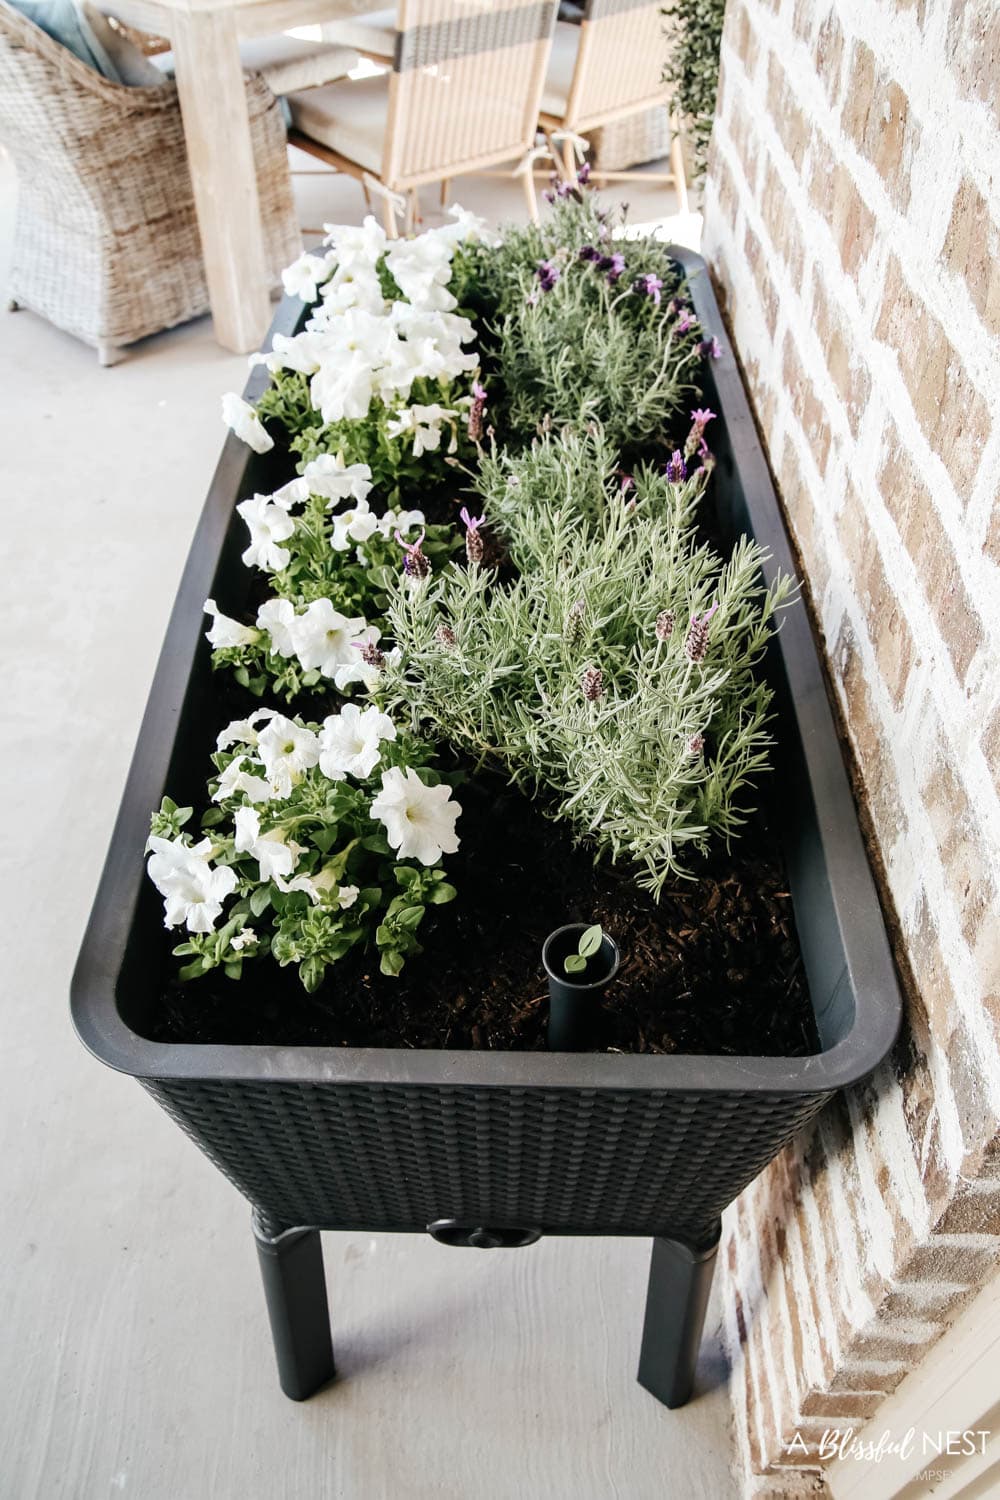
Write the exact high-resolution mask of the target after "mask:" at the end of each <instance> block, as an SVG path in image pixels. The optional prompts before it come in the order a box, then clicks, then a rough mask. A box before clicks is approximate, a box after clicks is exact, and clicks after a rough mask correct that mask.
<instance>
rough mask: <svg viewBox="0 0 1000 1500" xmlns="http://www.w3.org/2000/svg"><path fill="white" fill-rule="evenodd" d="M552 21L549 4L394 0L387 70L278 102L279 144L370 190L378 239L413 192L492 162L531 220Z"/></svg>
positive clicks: (545, 0)
mask: <svg viewBox="0 0 1000 1500" xmlns="http://www.w3.org/2000/svg"><path fill="white" fill-rule="evenodd" d="M555 17H556V3H555V0H542V3H538V0H515V3H509V0H508V3H507V4H505V5H503V6H502V7H497V6H493V5H492V4H488V3H486V0H400V4H399V10H398V16H397V25H398V32H397V36H396V42H395V51H394V57H393V64H392V69H391V71H390V72H387V73H382V74H379V75H378V76H376V77H371V78H360V79H355V80H350V81H347V82H344V83H334V84H330V85H329V86H328V87H326V88H318V89H310V90H309V91H308V92H306V93H292V94H289V95H288V103H289V105H290V107H291V111H292V129H291V131H290V132H289V137H288V138H289V141H290V142H291V144H292V145H294V146H299V147H300V148H301V149H302V150H304V151H307V152H309V153H310V154H311V155H313V156H317V157H319V158H320V160H322V161H325V162H327V163H328V164H329V165H330V166H333V167H336V168H337V169H338V170H339V171H343V172H347V173H350V174H351V175H352V176H354V177H357V178H358V179H360V180H361V181H362V183H364V184H365V185H366V188H374V189H375V191H376V192H378V193H379V194H380V196H381V198H382V212H383V219H384V222H385V227H386V230H387V232H388V233H389V234H390V235H394V234H395V233H396V214H397V209H398V207H399V205H400V202H405V204H406V206H407V219H408V220H410V219H411V217H412V212H413V204H414V196H415V192H416V189H417V188H418V187H420V186H421V185H423V184H425V183H431V182H441V183H445V182H447V180H448V179H449V178H451V177H455V176H458V175H460V174H461V173H464V172H478V171H482V170H484V169H486V168H490V167H495V166H499V165H500V164H501V163H504V162H514V163H516V165H515V168H514V170H515V171H516V172H517V174H518V175H519V176H520V178H521V183H522V187H523V190H524V194H525V198H526V200H527V204H528V209H529V212H530V213H531V216H532V218H537V217H538V206H537V202H536V199H535V186H534V179H533V176H532V171H531V167H532V152H533V148H534V145H535V136H536V133H537V128H538V111H539V106H540V103H541V96H542V88H543V85H544V82H545V73H546V66H547V63H548V57H549V49H550V47H551V42H552V31H553V27H554V25H555ZM359 50H360V49H359Z"/></svg>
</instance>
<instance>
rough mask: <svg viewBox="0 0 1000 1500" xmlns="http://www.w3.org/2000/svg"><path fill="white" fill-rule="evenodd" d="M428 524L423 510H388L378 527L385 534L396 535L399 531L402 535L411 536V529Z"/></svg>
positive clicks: (414, 529)
mask: <svg viewBox="0 0 1000 1500" xmlns="http://www.w3.org/2000/svg"><path fill="white" fill-rule="evenodd" d="M426 525H427V521H426V519H425V517H424V513H423V511H422V510H398V511H397V510H387V511H386V513H385V515H384V516H382V518H381V519H380V521H379V523H378V529H379V531H380V532H381V533H382V535H383V536H395V535H396V532H397V531H398V532H399V534H400V535H401V536H409V534H410V532H411V531H416V530H417V528H418V527H424V526H426Z"/></svg>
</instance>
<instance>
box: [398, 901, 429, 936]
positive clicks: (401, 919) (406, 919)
mask: <svg viewBox="0 0 1000 1500" xmlns="http://www.w3.org/2000/svg"><path fill="white" fill-rule="evenodd" d="M424 910H425V908H424V907H422V906H404V908H403V910H402V911H401V912H400V914H399V916H398V917H397V918H396V921H397V922H398V923H399V925H400V927H403V928H405V929H406V930H407V931H408V932H412V931H413V930H414V928H416V927H419V926H420V924H421V922H422V921H423V920H424Z"/></svg>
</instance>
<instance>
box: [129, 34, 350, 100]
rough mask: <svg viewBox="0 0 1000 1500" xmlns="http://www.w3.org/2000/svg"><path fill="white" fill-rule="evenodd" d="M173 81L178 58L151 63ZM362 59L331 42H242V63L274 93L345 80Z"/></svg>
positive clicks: (267, 39) (288, 38)
mask: <svg viewBox="0 0 1000 1500" xmlns="http://www.w3.org/2000/svg"><path fill="white" fill-rule="evenodd" d="M150 61H151V62H154V63H155V64H156V66H157V67H158V68H159V69H160V70H161V72H163V73H166V74H168V75H169V76H170V77H173V74H174V54H173V53H172V52H160V53H158V54H157V55H156V56H155V57H153V58H151V59H150ZM358 61H359V59H358V54H357V53H356V52H351V51H349V50H348V49H346V48H344V47H332V46H330V44H329V43H328V42H307V41H302V40H301V39H300V38H299V37H294V36H260V37H251V38H250V39H249V40H248V41H245V42H240V62H241V63H242V64H243V68H244V71H245V72H247V73H262V74H263V75H264V81H265V83H266V84H267V86H268V88H269V89H270V90H271V92H272V93H275V94H289V93H291V92H292V90H293V89H311V88H316V87H317V86H318V85H320V84H324V83H333V82H334V81H335V80H336V79H338V78H345V77H346V76H347V74H348V73H349V72H350V71H351V69H352V68H353V67H356V66H357V63H358Z"/></svg>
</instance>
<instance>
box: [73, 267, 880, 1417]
mask: <svg viewBox="0 0 1000 1500" xmlns="http://www.w3.org/2000/svg"><path fill="white" fill-rule="evenodd" d="M676 258H677V260H678V262H680V263H681V264H682V265H683V267H684V268H685V270H686V271H687V273H688V275H689V276H690V278H691V281H690V290H691V295H692V298H693V301H694V304H695V308H696V311H697V314H698V317H699V319H700V320H701V323H702V326H703V328H704V329H705V331H706V335H707V336H711V335H713V334H714V335H716V336H717V337H718V338H719V340H720V342H721V344H722V347H723V355H722V357H721V358H720V359H718V360H716V361H713V362H711V368H709V369H708V370H707V371H706V374H705V392H704V395H705V399H706V401H707V402H708V403H709V404H710V405H711V406H712V407H713V408H714V409H715V410H716V411H717V412H718V413H719V414H720V420H719V422H718V423H717V425H716V428H715V429H714V432H713V437H714V442H713V449H714V451H715V454H716V457H717V460H718V467H717V470H716V476H715V481H714V494H715V502H716V506H717V511H718V519H719V524H720V528H721V530H722V532H723V535H724V538H725V540H726V541H729V540H730V539H731V538H733V537H735V536H737V535H738V534H740V533H741V532H746V533H748V534H750V535H752V536H753V537H755V538H756V539H757V540H758V541H759V542H761V543H762V544H764V545H765V546H766V547H767V548H768V549H769V551H770V554H771V556H770V561H769V562H768V564H767V568H766V571H767V572H768V574H771V573H772V572H776V571H778V570H785V571H793V563H792V558H791V554H790V549H789V545H788V540H787V537H786V533H785V529H784V525H783V522H782V519H781V514H780V511H779V509H778V505H777V501H776V498H775V495H774V490H773V488H772V485H771V481H770V477H769V474H768V470H767V466H766V463H765V461H764V456H763V453H762V451H761V448H760V445H759V443H758V440H757V435H756V432H755V429H754V425H753V421H752V418H751V415H750V411H749V407H748V405H747V400H746V396H745V394H744V391H743V387H742V384H741V381H740V377H739V373H738V370H737V367H736V364H735V361H734V359H733V357H732V354H731V353H730V352H729V345H728V339H727V337H726V335H725V330H724V328H723V325H722V322H721V318H720V316H719V311H718V307H717V305H716V302H715V298H714V295H713V293H712V289H711V286H710V283H709V279H708V275H707V271H706V268H705V265H704V262H703V261H702V260H701V259H700V258H699V257H698V256H695V255H692V254H690V253H689V252H687V251H684V250H678V251H677V252H676ZM300 314H301V305H300V304H298V303H292V302H286V303H285V304H283V305H282V307H281V308H280V309H279V311H278V315H277V317H276V319H275V324H274V328H273V329H272V333H273V332H276V331H277V332H292V331H293V330H294V326H295V322H296V319H297V317H298V316H299V315H300ZM265 379H266V376H265V375H264V374H263V372H261V371H258V372H255V374H254V376H253V378H252V379H251V381H250V385H249V387H248V392H247V394H248V397H250V398H251V399H253V398H255V397H256V396H257V395H259V393H260V390H261V389H262V386H263V382H264V380H265ZM282 461H283V462H285V463H287V459H285V460H280V459H278V458H276V456H275V454H269V455H267V456H266V457H265V458H263V459H262V458H259V457H256V456H255V455H253V454H249V453H248V450H247V449H246V448H245V447H244V446H243V445H242V444H241V443H239V442H238V441H237V440H236V439H235V438H233V437H230V438H229V439H228V440H227V442H226V445H225V448H224V450H223V454H222V458H221V461H220V463H219V466H218V469H217V470H216V474H215V478H214V480H213V483H212V487H211V490H210V492H209V496H208V500H207V502H206V505H205V510H204V513H203V515H202V518H201V522H200V524H199V527H198V531H197V534H196V536H195V539H194V543H193V546H192V549H191V554H190V558H189V560H188V564H187V567H186V570H185V573H184V577H183V579H182V582H181V586H180V590H179V593H178V596H177V602H176V604H175V607H174V611H173V615H172V617H171V621H170V625H169V628H168V631H167V636H166V641H165V643H164V647H163V651H162V654H161V657H160V661H159V665H158V667H157V671H156V676H155V679H154V682H153V687H152V691H151V694H150V698H149V704H148V707H147V709H146V715H145V718H144V720H143V725H142V729H141V732H140V736H139V742H138V745H137V747H136V751H135V755H134V758H133V761H132V767H131V770H130V773H129V778H128V783H127V785H126V789H125V794H124V798H123V801H122V805H121V810H120V812H119V815H118V821H117V823H116V826H115V830H114V834H113V838H112V843H111V849H110V852H109V855H108V859H107V863H106V865H105V869H104V873H103V876H102V879H101V884H100V887H99V890H98V893H97V897H96V900H95V903H94V909H93V912H92V914H91V918H90V923H89V926H88V928H87V932H86V935H85V938H84V941H83V946H82V949H81V952H80V957H79V961H78V964H77V968H76V973H75V975H74V978H73V991H72V993H73V1016H74V1021H75V1024H76V1027H77V1030H78V1032H79V1034H80V1036H81V1038H82V1040H83V1041H84V1043H85V1044H86V1045H87V1046H88V1047H89V1048H90V1050H91V1051H92V1052H93V1053H94V1054H95V1055H96V1056H97V1057H99V1058H100V1059H101V1060H102V1061H103V1062H105V1063H107V1064H108V1065H109V1066H111V1067H114V1068H117V1069H119V1070H121V1071H123V1072H127V1073H131V1074H133V1075H134V1076H135V1077H136V1078H138V1079H139V1081H140V1082H141V1083H142V1085H143V1087H144V1088H146V1089H147V1090H148V1091H149V1092H150V1093H151V1094H152V1095H153V1097H154V1098H155V1099H157V1100H158V1102H159V1103H160V1104H161V1105H162V1106H163V1107H164V1109H166V1110H167V1111H168V1112H169V1113H170V1114H171V1115H172V1116H173V1117H174V1119H175V1120H176V1121H177V1122H178V1124H179V1125H180V1126H181V1127H182V1129H184V1130H185V1131H186V1132H187V1133H188V1134H189V1135H190V1136H191V1137H192V1138H193V1139H194V1140H195V1141H196V1142H197V1144H198V1145H199V1146H200V1147H201V1149H202V1150H203V1151H205V1152H206V1153H207V1155H208V1156H210V1157H211V1159H212V1160H213V1161H214V1162H215V1163H216V1165H217V1166H218V1167H219V1168H220V1170H221V1171H222V1172H223V1173H224V1174H225V1175H226V1176H227V1177H228V1178H229V1180H230V1181H231V1182H232V1183H233V1184H234V1185H235V1186H236V1187H237V1188H238V1189H239V1190H240V1192H242V1193H243V1194H244V1195H245V1196H246V1197H247V1198H248V1199H249V1201H250V1203H251V1204H252V1205H253V1209H254V1227H255V1232H256V1234H257V1239H258V1246H259V1249H260V1252H261V1263H262V1267H263V1271H264V1278H265V1287H266V1290H267V1296H268V1306H269V1311H270V1314H271V1321H272V1328H273V1331H274V1336H275V1345H276V1350H277V1354H278V1361H279V1371H280V1374H281V1380H282V1385H283V1388H284V1389H285V1391H286V1392H287V1393H288V1394H289V1395H291V1396H293V1397H295V1398H297V1399H301V1398H302V1397H304V1396H307V1395H309V1394H311V1392H312V1391H313V1390H315V1389H316V1388H317V1387H318V1385H320V1384H321V1383H322V1382H323V1381H324V1380H326V1379H327V1378H329V1376H330V1375H332V1373H333V1359H332V1350H331V1347H330V1337H329V1325H328V1320H327V1317H326V1300H325V1288H324V1284H323V1271H322V1258H321V1253H320V1249H319V1236H318V1234H317V1233H316V1231H317V1230H318V1229H321V1228H322V1229H351V1230H366V1231H377V1230H381V1231H387V1230H388V1231H413V1230H428V1231H429V1232H431V1233H433V1234H434V1235H435V1237H436V1238H438V1239H440V1240H441V1241H442V1242H443V1243H446V1244H452V1245H454V1244H471V1245H478V1246H481V1247H490V1246H496V1245H501V1246H504V1245H506V1246H513V1245H524V1244H528V1243H530V1242H531V1241H532V1240H533V1239H536V1238H537V1237H538V1235H539V1234H588V1235H589V1234H604V1235H650V1236H653V1237H654V1239H655V1244H654V1253H653V1262H652V1271H651V1279H650V1291H649V1297H648V1301H647V1315H646V1329H645V1335H644V1340H643V1351H642V1360H641V1364H640V1372H639V1378H640V1380H641V1381H642V1382H643V1384H645V1385H646V1386H647V1387H648V1388H649V1389H650V1390H652V1391H653V1393H654V1394H656V1395H657V1396H659V1397H660V1399H662V1400H664V1401H666V1403H667V1404H668V1405H678V1404H680V1403H681V1402H683V1401H684V1400H686V1399H687V1397H688V1395H689V1394H690V1390H691V1380H692V1375H693V1367H694V1358H695V1355H696V1352H697V1346H698V1341H699V1338H700V1333H701V1326H702V1320H703V1317H704V1309H705V1303H706V1301H707V1295H708V1287H709V1284H710V1280H711V1272H712V1261H713V1256H714V1250H715V1246H716V1245H717V1243H718V1235H719V1216H720V1214H721V1212H722V1210H723V1209H724V1208H725V1206H726V1205H727V1204H728V1203H730V1202H731V1201H732V1200H733V1199H734V1198H735V1197H736V1196H737V1194H738V1193H739V1192H740V1191H741V1190H742V1189H743V1188H744V1187H745V1186H746V1184H747V1183H748V1182H750V1181H751V1179H752V1178H753V1177H755V1176H756V1175H757V1174H758V1173H759V1172H760V1171H761V1170H762V1169H763V1168H764V1167H765V1166H766V1165H767V1163H768V1162H769V1161H770V1160H771V1159H772V1158H773V1157H774V1156H775V1155H776V1154H777V1152H778V1151H780V1149H781V1147H782V1146H783V1145H784V1144H785V1143H786V1142H787V1141H788V1140H789V1139H790V1138H791V1137H792V1136H793V1135H794V1134H795V1132H796V1131H797V1130H798V1129H799V1128H801V1126H802V1125H804V1124H805V1122H806V1121H807V1120H809V1119H810V1118H811V1117H812V1116H813V1115H815V1114H816V1112H817V1111H818V1110H819V1109H820V1108H821V1107H822V1105H823V1104H824V1102H825V1101H826V1100H827V1099H828V1098H829V1097H830V1096H831V1094H833V1093H834V1092H835V1091H836V1090H837V1089H839V1088H842V1087H843V1086H845V1085H846V1084H850V1083H853V1082H856V1081H857V1080H858V1079H860V1078H862V1077H864V1076H865V1075H866V1074H867V1073H868V1072H870V1071H871V1070H872V1069H873V1068H874V1067H875V1066H876V1065H877V1064H878V1062H879V1061H880V1060H881V1059H882V1058H883V1057H884V1056H885V1054H886V1053H887V1051H888V1050H889V1048H890V1047H891V1045H892V1043H893V1040H894V1038H895V1036H896V1032H897V1029H898V1026H899V1022H900V1015H901V1001H900V994H899V990H898V986H897V982H896V978H895V974H894V970H893V965H892V960H891V957H890V952H889V947H888V943H887V939H886V934H885V930H884V927H883V922H882V916H881V913H880V910H879V904H878V900H877V897H876V893H875V888H874V885H873V881H872V877H871V872H870V870H869V866H868V862H867V858H866V855H865V850H864V846H863V843H862V839H861V834H860V831H859V827H858V821H857V816H856V812H855V808H854V803H853V800H852V796H851V790H850V786H849V782H848V777H847V773H846V770H845V767H844V763H843V760H842V756H841V751H840V746H839V743H838V739H837V735H836V731H835V727H834V723H833V719H832V717H831V713H830V708H829V705H828V702H827V698H826V693H825V690H824V684H823V677H822V672H821V668H820V664H819V660H818V657H817V653H816V648H815V645H814V643H813V639H812V635H811V632H810V627H809V623H808V619H807V615H806V611H805V609H804V608H796V609H793V610H790V611H788V612H787V614H786V617H785V621H784V625H783V628H782V630H781V632H780V633H779V634H778V636H777V637H776V638H775V640H774V642H773V644H772V648H771V651H770V657H769V662H768V667H767V670H768V672H769V674H770V676H771V678H772V681H773V684H774V686H775V689H776V701H775V708H776V712H777V716H778V718H777V736H778V744H777V747H776V750H775V762H776V764H775V770H774V773H773V776H774V784H775V785H776V786H777V787H779V788H780V796H778V797H776V798H775V799H774V809H775V811H774V818H775V822H776V826H777V829H778V832H779V834H780V836H781V841H782V845H783V850H784V857H785V860H786V865H787V871H788V879H789V883H790V889H791V892H792V897H793V903H794V911H795V920H796V924H797V928H798V935H799V939H800V943H801V948H802V953H803V959H804V966H805V971H806V975H807V980H808V986H809V991H810V996H811V1000H812V1005H813V1008H814V1011H815V1018H816V1027H817V1031H818V1035H819V1037H820V1039H821V1044H822V1050H821V1051H820V1052H819V1053H818V1054H816V1055H814V1056H808V1057H795V1058H787V1059H786V1058H781V1057H731V1056H729V1057H726V1056H719V1057H706V1056H682V1055H671V1056H657V1055H634V1056H627V1055H622V1054H613V1053H588V1052H562V1053H559V1052H548V1053H539V1052H531V1053H527V1052H524V1053H518V1052H498V1051H462V1052H458V1051H441V1050H413V1049H404V1048H398V1049H396V1048H321V1047H267V1046H236V1045H233V1046H223V1045H196V1044H190V1045H187V1044H184V1045H182V1044H165V1043H162V1042H154V1041H151V1040H148V1038H147V1035H146V1033H147V1032H148V1030H149V1017H150V1015H151V1012H152V1008H153V1007H154V1005H155V1003H156V999H157V995H158V992H159V987H160V979H161V977H162V974H163V973H164V972H165V966H166V965H168V964H169V963H170V962H171V960H170V958H169V951H168V950H169V946H170V945H169V942H167V941H166V940H165V935H164V932H163V927H162V914H161V908H160V902H159V900H158V899H157V895H156V892H155V891H154V890H153V888H152V886H151V884H150V882H149V881H148V880H147V879H146V877H145V873H144V866H143V860H142V851H143V847H144V843H145V839H146V834H147V831H148V820H149V812H150V809H151V808H153V807H155V806H157V805H158V804H159V802H160V799H161V797H162V796H163V795H164V793H165V792H166V791H167V789H168V788H169V790H170V792H171V794H172V795H173V796H174V797H175V798H178V797H179V798H185V799H186V800H189V801H193V800H195V798H196V797H197V795H198V793H199V790H200V788H201V785H202V780H201V778H202V776H203V767H204V763H205V759H206V756H207V754H208V752H209V750H210V749H211V748H212V746H213V744H214V736H215V732H216V730H217V728H218V719H219V711H218V707H217V705H216V704H215V702H214V700H215V699H216V698H217V692H218V684H217V680H216V681H215V682H213V679H212V674H211V668H210V662H209V656H210V652H209V647H208V645H207V643H206V641H205V639H204V619H203V614H202V603H203V601H204V600H205V598H206V597H207V596H215V597H217V598H219V599H220V600H222V599H225V600H228V601H230V603H232V602H233V601H234V600H236V599H238V598H239V597H240V592H239V591H240V590H245V589H246V588H247V573H246V570H245V569H243V568H242V567H241V565H240V563H239V552H240V550H241V548H242V546H243V540H242V535H241V528H240V527H239V526H238V525H237V524H235V523H234V517H233V507H234V505H235V503H236V502H237V501H238V500H240V499H243V498H244V497H246V496H247V495H249V494H251V493H253V492H254V491H257V490H264V491H266V490H268V489H272V488H274V486H275V484H277V483H280V482H281V481H282V480H283V479H284V478H286V477H288V475H287V474H286V473H283V472H280V470H279V465H280V463H281V462H282ZM668 1282H669V1283H671V1284H670V1285H669V1286H668V1284H667V1283H668Z"/></svg>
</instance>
